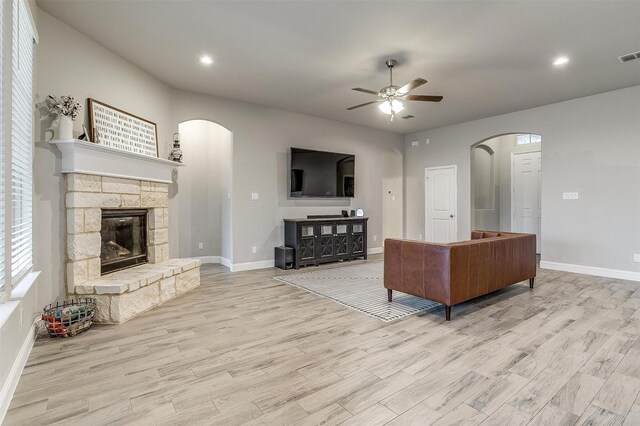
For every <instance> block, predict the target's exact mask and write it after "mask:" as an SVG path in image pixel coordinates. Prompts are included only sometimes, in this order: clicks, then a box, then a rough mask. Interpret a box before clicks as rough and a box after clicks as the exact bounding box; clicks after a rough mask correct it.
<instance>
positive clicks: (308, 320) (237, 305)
mask: <svg viewBox="0 0 640 426" xmlns="http://www.w3.org/2000/svg"><path fill="white" fill-rule="evenodd" d="M373 259H374V260H375V259H376V258H373ZM377 259H379V257H377ZM330 267H336V265H331V266H330ZM338 267H339V266H338ZM282 273H283V272H282V271H280V270H276V269H269V270H262V271H251V272H243V273H235V274H230V273H228V272H226V269H225V268H223V267H218V266H206V267H203V272H202V286H201V287H200V288H199V289H196V290H194V291H192V292H190V293H188V294H186V295H184V296H181V297H179V298H177V299H175V300H173V301H171V302H169V303H167V304H165V305H164V306H162V307H159V308H157V309H154V310H153V311H150V312H148V313H146V314H144V315H142V316H140V317H138V318H136V319H134V320H131V321H129V322H128V323H126V324H123V325H120V326H95V327H93V328H92V329H91V330H89V331H88V332H87V333H85V334H83V335H80V336H77V337H75V338H72V339H60V340H56V339H50V338H48V337H42V338H40V339H38V341H37V342H36V345H35V347H34V349H33V352H32V354H31V357H30V358H29V361H28V365H27V367H26V369H25V371H24V374H23V376H22V378H21V380H20V383H19V385H18V389H17V392H16V394H15V397H14V399H13V402H12V404H11V407H10V410H9V412H8V414H7V417H6V419H5V424H7V425H18V424H20V425H23V424H49V423H56V422H60V423H65V424H88V425H99V424H171V425H174V424H189V425H192V424H220V425H240V424H269V425H271V424H296V425H312V424H325V425H332V424H343V425H382V424H388V425H431V424H434V425H454V424H456V425H474V424H482V425H494V424H495V425H502V426H505V425H509V426H512V425H525V424H529V425H554V424H562V425H573V424H580V425H584V424H590V425H592V424H603V425H604V424H606V425H617V424H625V425H638V424H640V399H639V398H638V393H639V392H640V340H639V336H640V284H638V283H633V282H624V281H619V280H613V279H607V278H597V277H588V276H582V275H576V274H569V273H560V272H552V271H545V270H541V271H539V275H538V278H537V280H536V288H535V289H534V290H533V291H530V290H529V288H528V286H527V284H526V283H522V284H518V285H515V286H511V287H510V288H508V289H506V290H503V291H500V292H498V293H495V294H493V295H491V296H489V297H485V298H482V299H479V300H476V301H473V302H470V303H466V304H464V305H462V306H455V307H454V308H453V320H452V321H451V322H449V323H447V322H445V321H444V320H443V312H442V310H441V309H439V310H437V311H436V312H433V313H427V314H425V315H423V316H417V317H411V318H408V319H404V320H401V321H397V322H394V323H391V324H385V323H382V322H380V321H378V320H376V319H372V318H369V317H368V316H366V315H364V314H361V313H358V312H356V311H353V310H350V309H348V308H345V307H343V306H341V305H338V304H336V303H334V302H331V301H328V300H325V299H322V298H320V297H318V296H315V295H313V294H310V293H307V292H304V291H302V290H299V289H297V288H295V287H292V286H289V285H287V284H283V283H281V282H278V281H275V280H273V279H272V277H273V276H276V275H281V274H282ZM381 291H382V292H384V289H381Z"/></svg>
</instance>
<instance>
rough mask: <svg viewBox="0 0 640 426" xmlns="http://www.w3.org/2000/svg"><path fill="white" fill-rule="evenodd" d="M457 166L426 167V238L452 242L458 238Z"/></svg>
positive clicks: (434, 241)
mask: <svg viewBox="0 0 640 426" xmlns="http://www.w3.org/2000/svg"><path fill="white" fill-rule="evenodd" d="M456 175H457V167H456V166H444V167H428V168H426V169H425V197H424V200H425V203H424V204H425V233H426V235H425V240H426V241H428V242H432V243H450V242H452V241H456V240H457V219H456V206H457V204H458V196H457V178H456V177H457V176H456Z"/></svg>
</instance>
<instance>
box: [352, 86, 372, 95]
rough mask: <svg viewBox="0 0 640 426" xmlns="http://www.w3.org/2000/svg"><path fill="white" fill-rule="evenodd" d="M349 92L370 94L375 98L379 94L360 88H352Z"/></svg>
mask: <svg viewBox="0 0 640 426" xmlns="http://www.w3.org/2000/svg"><path fill="white" fill-rule="evenodd" d="M351 90H355V91H356V92H364V93H371V94H372V95H376V96H377V95H378V93H379V92H376V91H375V90H369V89H363V88H362V87H354V88H353V89H351Z"/></svg>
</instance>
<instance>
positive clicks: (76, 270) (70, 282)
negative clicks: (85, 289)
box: [67, 260, 89, 292]
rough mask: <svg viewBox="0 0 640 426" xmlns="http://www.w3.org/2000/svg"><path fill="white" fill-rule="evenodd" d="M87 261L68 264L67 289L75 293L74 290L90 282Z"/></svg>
mask: <svg viewBox="0 0 640 426" xmlns="http://www.w3.org/2000/svg"><path fill="white" fill-rule="evenodd" d="M87 267H88V264H87V261H86V260H80V261H78V262H69V263H67V287H68V289H71V292H73V288H74V287H76V286H78V285H80V284H82V283H85V282H87V281H88V280H89V274H88V271H87V269H88V268H87Z"/></svg>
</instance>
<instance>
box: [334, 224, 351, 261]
mask: <svg viewBox="0 0 640 426" xmlns="http://www.w3.org/2000/svg"><path fill="white" fill-rule="evenodd" d="M335 234H336V236H335V248H336V257H337V258H338V259H342V258H345V257H349V225H347V224H346V223H339V224H337V225H336V229H335Z"/></svg>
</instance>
